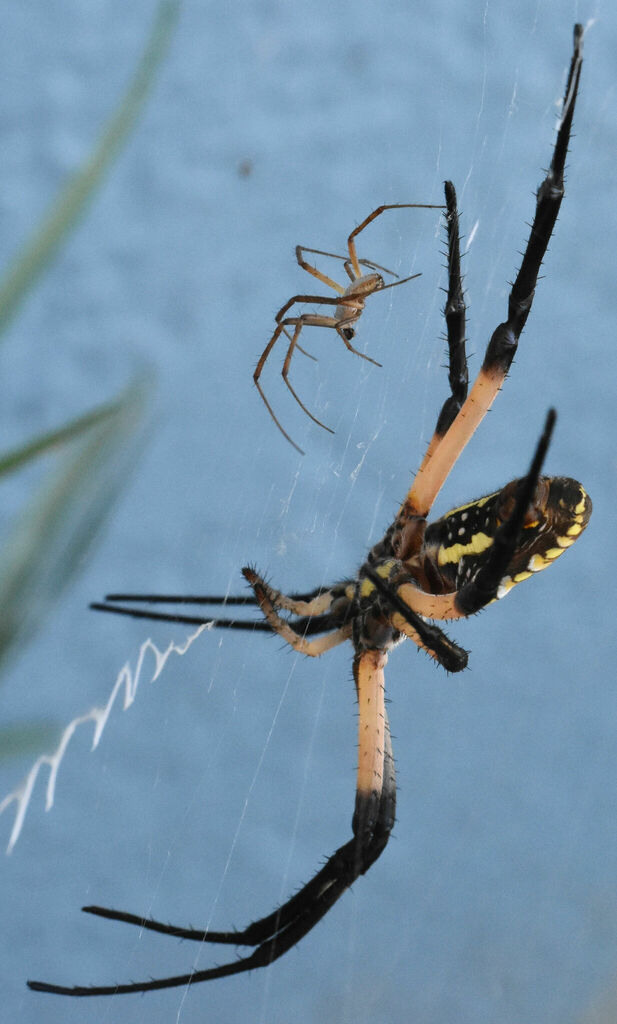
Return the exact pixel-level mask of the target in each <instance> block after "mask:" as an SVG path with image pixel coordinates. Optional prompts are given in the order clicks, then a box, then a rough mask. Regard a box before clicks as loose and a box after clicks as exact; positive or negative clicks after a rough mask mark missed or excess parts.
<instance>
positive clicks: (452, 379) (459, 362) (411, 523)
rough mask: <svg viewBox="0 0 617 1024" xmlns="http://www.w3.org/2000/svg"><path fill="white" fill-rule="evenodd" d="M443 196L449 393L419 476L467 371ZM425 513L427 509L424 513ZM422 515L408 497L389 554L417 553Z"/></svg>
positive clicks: (449, 190)
mask: <svg viewBox="0 0 617 1024" xmlns="http://www.w3.org/2000/svg"><path fill="white" fill-rule="evenodd" d="M444 192H445V197H446V228H447V239H448V251H447V260H448V290H447V298H446V304H445V306H444V310H443V313H444V319H445V321H446V337H447V341H448V382H449V384H450V394H449V395H448V397H447V398H446V400H445V402H444V403H443V406H442V408H441V412H440V413H439V416H438V417H437V425H436V427H435V432H434V434H433V436H432V438H431V440H430V442H429V445H428V448H427V450H426V452H425V455H424V458H423V460H422V463H421V465H420V469H419V471H418V475H419V476H420V477H422V476H426V474H427V467H428V466H429V463H430V461H431V459H432V457H433V455H434V454H435V451H436V450H437V448H438V447H439V444H440V443H441V440H442V438H443V437H444V435H445V434H447V432H448V430H449V429H450V427H451V426H452V423H453V421H454V419H455V418H456V416H457V415H458V413H459V412H460V410H461V407H462V406H463V403H464V402H465V399H466V398H467V389H468V385H469V372H468V369H467V353H466V351H465V324H466V306H465V296H464V292H463V281H462V277H461V245H460V228H459V216H458V207H457V202H456V191H455V188H454V185H453V184H452V182H451V181H446V182H444ZM427 513H428V510H427ZM424 518H425V516H418V515H417V510H416V509H415V508H411V507H410V506H409V497H408V499H407V501H406V502H405V504H404V505H403V506H402V508H401V510H400V512H399V515H398V517H397V522H396V526H395V529H394V531H393V534H392V542H391V543H392V551H393V553H394V555H395V556H396V558H399V559H401V560H405V559H407V558H409V557H411V556H412V555H413V554H415V553H416V550H417V549H418V547H419V545H420V544H421V541H422V523H421V522H420V523H419V520H422V521H423V520H424Z"/></svg>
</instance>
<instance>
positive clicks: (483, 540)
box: [437, 531, 493, 565]
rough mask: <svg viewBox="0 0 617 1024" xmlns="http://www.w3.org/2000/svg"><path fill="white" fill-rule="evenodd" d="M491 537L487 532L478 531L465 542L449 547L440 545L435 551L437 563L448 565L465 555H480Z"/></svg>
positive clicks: (489, 544)
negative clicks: (436, 551)
mask: <svg viewBox="0 0 617 1024" xmlns="http://www.w3.org/2000/svg"><path fill="white" fill-rule="evenodd" d="M492 543H493V538H492V537H489V536H488V534H486V533H482V531H478V533H474V535H473V537H472V538H471V540H470V541H469V542H468V543H467V544H452V546H451V547H449V548H444V547H440V548H439V551H438V553H437V563H438V565H449V564H450V563H451V562H460V560H461V558H463V557H464V556H465V555H481V554H482V552H483V551H486V549H487V548H490V546H491V544H492Z"/></svg>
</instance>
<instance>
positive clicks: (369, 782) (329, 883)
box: [28, 651, 396, 996]
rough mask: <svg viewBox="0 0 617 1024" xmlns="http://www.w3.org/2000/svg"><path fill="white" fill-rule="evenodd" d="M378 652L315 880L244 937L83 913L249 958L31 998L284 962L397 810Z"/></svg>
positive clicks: (373, 854)
mask: <svg viewBox="0 0 617 1024" xmlns="http://www.w3.org/2000/svg"><path fill="white" fill-rule="evenodd" d="M386 661H387V655H386V654H385V653H384V652H383V651H364V652H363V653H362V654H360V655H356V657H355V659H354V679H355V683H356V691H357V696H358V705H359V721H358V748H359V749H358V775H357V786H356V804H355V811H354V816H353V821H352V830H353V838H352V839H351V840H350V841H349V842H347V843H345V844H344V845H343V846H341V847H339V849H338V850H336V852H335V853H333V854H332V856H331V857H330V858H329V860H328V861H327V862H326V864H325V865H324V866H323V867H322V868H321V870H320V871H318V872H317V874H316V875H315V877H314V878H313V879H311V881H310V882H308V883H307V884H306V885H304V886H303V887H302V889H300V891H299V892H297V893H296V894H295V896H292V897H291V899H290V900H288V901H287V903H285V904H284V905H283V906H282V907H280V908H279V909H278V910H275V911H274V912H273V913H272V914H268V916H267V917H264V918H261V919H260V920H259V921H255V922H254V923H253V924H251V925H249V927H248V928H245V929H244V930H243V931H231V932H215V931H205V932H203V931H202V932H200V931H196V930H194V929H192V928H176V927H175V926H173V925H168V924H163V923H162V922H159V921H153V920H149V919H143V918H140V917H138V916H137V915H135V914H127V913H124V912H123V911H116V910H108V909H107V908H105V907H96V906H89V907H84V908H83V909H84V910H85V911H87V912H88V913H91V914H95V915H97V916H99V917H104V918H107V919H111V920H116V921H122V922H125V923H127V924H136V925H138V926H139V927H141V928H144V929H148V930H151V931H156V932H159V933H162V934H165V935H174V936H177V937H180V938H184V939H193V940H195V941H197V942H217V943H222V944H229V945H231V944H233V945H242V946H256V947H257V948H256V949H255V951H254V952H253V953H252V954H250V955H249V956H246V957H242V958H240V959H239V960H235V961H233V962H232V963H228V964H222V965H221V966H219V967H211V968H208V969H206V970H203V971H192V972H190V973H188V974H182V975H176V976H175V977H171V978H155V979H151V980H150V981H144V982H133V983H130V984H127V985H92V986H85V985H74V986H65V985H53V984H50V983H48V982H43V981H29V982H28V986H29V987H30V988H31V989H33V990H34V991H37V992H49V993H54V994H56V995H69V996H107V995H117V994H126V993H133V992H151V991H154V990H157V989H164V988H175V987H178V986H184V985H191V984H193V985H194V984H197V983H198V982H201V981H213V980H214V979H216V978H224V977H228V976H229V975H232V974H241V973H242V972H244V971H250V970H253V969H254V968H256V967H267V966H268V965H269V964H271V963H273V961H274V960H278V958H279V957H281V956H283V954H284V953H286V952H287V951H288V950H289V949H291V948H292V946H295V945H296V943H297V942H299V941H300V939H302V938H304V936H305V935H306V934H307V933H308V932H309V931H311V929H312V928H314V927H315V925H316V924H317V923H318V922H319V921H320V920H321V919H322V917H324V915H325V914H327V912H328V911H329V910H330V908H331V907H332V906H333V905H334V903H336V901H337V900H338V899H339V898H340V896H342V894H343V893H344V892H345V890H346V889H348V888H349V886H350V885H352V884H353V882H354V881H355V880H356V879H357V878H358V877H359V876H360V875H363V874H365V873H366V871H368V869H369V868H370V867H371V865H372V864H374V863H375V861H376V860H377V858H378V857H379V856H380V854H381V853H382V852H383V850H384V849H385V847H386V844H387V842H388V839H389V837H390V833H391V831H392V828H393V825H394V819H395V810H396V780H395V773H394V759H393V756H392V744H391V740H390V728H389V724H388V719H387V715H386V711H385V704H384V666H385V664H386Z"/></svg>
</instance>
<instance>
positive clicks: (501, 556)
mask: <svg viewBox="0 0 617 1024" xmlns="http://www.w3.org/2000/svg"><path fill="white" fill-rule="evenodd" d="M555 420H556V413H555V410H554V409H550V410H549V412H548V415H547V417H546V421H545V424H544V430H543V432H542V435H541V437H540V440H539V441H538V444H537V446H536V450H535V452H534V456H533V459H532V462H531V466H530V467H529V472H528V473H527V475H526V476H524V477H523V478H522V479H521V480H519V481H518V482H517V484H516V490H515V495H516V497H515V501H514V503H513V507H512V510H511V512H510V514H509V515H508V517H507V519H505V520H504V521H503V522H502V524H501V525H500V526H499V527H498V528H497V530H496V531H495V534H494V536H493V537H492V538H491V539H490V541H489V544H488V547H487V551H486V556H485V558H484V559H483V561H482V563H481V565H480V568H479V569H478V570H477V572H475V573H474V575H473V577H472V578H471V579H470V581H469V582H468V583H466V584H465V585H464V586H463V587H461V588H460V590H455V591H452V592H451V593H449V594H428V593H426V592H425V591H422V590H420V589H419V588H418V587H417V586H415V585H414V584H413V583H407V582H406V583H403V584H401V585H400V586H399V587H397V591H396V592H397V594H398V596H399V598H401V600H402V602H403V603H404V604H405V605H406V606H407V607H409V608H413V610H414V611H415V612H416V613H418V614H419V615H423V616H424V615H426V616H427V617H429V618H435V619H459V618H466V617H467V616H469V615H473V614H474V613H475V612H477V611H480V609H481V608H484V607H485V606H486V605H487V604H489V603H490V602H491V601H493V600H495V598H497V597H498V596H501V595H500V589H501V587H502V586H505V584H506V581H507V580H508V579H509V577H508V576H507V572H508V567H509V565H510V562H511V561H512V558H513V556H514V554H515V552H516V549H517V547H518V545H519V541H520V538H521V534H522V532H523V528H524V523H525V517H526V515H527V512H528V510H529V508H530V506H532V505H533V499H534V496H535V494H536V489H537V487H538V481H539V479H540V471H541V469H542V463H543V462H544V459H545V456H546V452H547V450H548V446H549V444H550V440H551V435H552V432H553V428H554V426H555ZM588 517H589V511H588V512H587V518H588ZM581 519H582V514H581ZM577 526H578V524H577ZM582 529H584V525H581V526H578V528H577V533H576V534H574V535H573V536H572V537H571V538H568V543H574V537H575V536H577V535H578V533H580V532H581V531H582ZM545 564H546V563H545ZM526 575H531V572H529V573H528V574H526ZM506 590H507V586H506ZM397 611H400V608H398V607H397ZM393 624H394V625H395V628H398V626H397V625H396V622H395V621H394V622H393Z"/></svg>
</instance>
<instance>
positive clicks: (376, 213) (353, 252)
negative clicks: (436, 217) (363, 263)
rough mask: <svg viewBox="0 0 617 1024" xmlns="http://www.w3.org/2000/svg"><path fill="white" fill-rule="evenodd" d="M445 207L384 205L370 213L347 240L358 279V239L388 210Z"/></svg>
mask: <svg viewBox="0 0 617 1024" xmlns="http://www.w3.org/2000/svg"><path fill="white" fill-rule="evenodd" d="M441 209H443V207H442V206H441V204H438V205H436V204H434V203H384V205H383V206H378V207H377V209H376V210H373V212H372V213H369V215H368V217H365V218H364V220H363V221H362V223H361V224H358V226H357V228H354V229H353V231H352V232H351V234H350V236H349V238H348V239H347V248H348V249H349V259H350V260H351V265H352V267H353V269H354V273H355V275H356V277H361V276H362V273H361V271H360V263H359V261H358V256H357V253H356V241H355V240H356V238H357V237H358V235H359V234H360V232H361V231H364V229H365V227H368V225H369V224H370V223H371V222H372V221H374V220H376V219H377V217H380V216H381V214H382V213H384V212H385V211H386V210H441Z"/></svg>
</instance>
